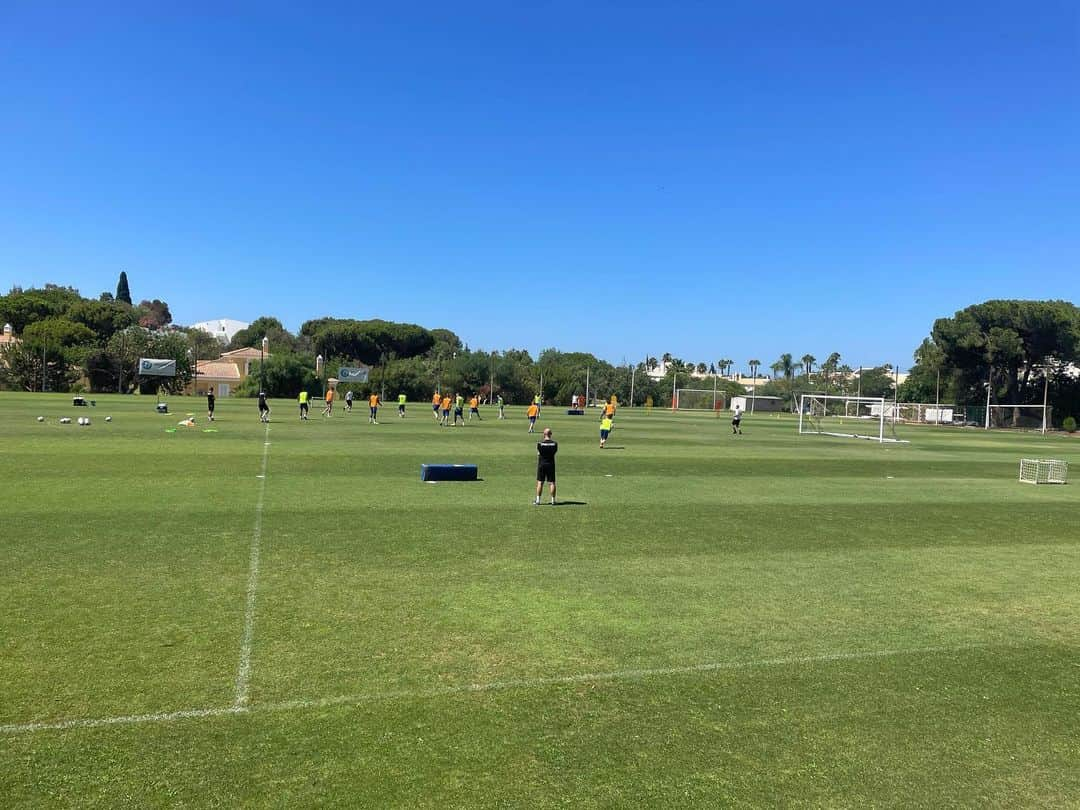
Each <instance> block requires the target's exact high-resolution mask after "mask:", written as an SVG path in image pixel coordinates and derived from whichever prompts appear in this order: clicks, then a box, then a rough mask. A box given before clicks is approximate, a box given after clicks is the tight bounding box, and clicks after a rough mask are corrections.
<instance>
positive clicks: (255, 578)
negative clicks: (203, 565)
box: [232, 425, 270, 710]
mask: <svg viewBox="0 0 1080 810" xmlns="http://www.w3.org/2000/svg"><path fill="white" fill-rule="evenodd" d="M263 436H264V441H263V455H262V470H261V471H260V473H259V476H258V479H259V495H258V498H257V500H256V501H255V527H254V528H253V529H252V531H251V554H250V558H249V561H248V583H247V595H246V598H245V601H244V635H243V638H242V639H241V641H240V665H239V667H238V668H237V671H236V697H235V698H234V699H233V705H232V708H233V709H234V710H235V709H242V708H244V707H245V706H246V705H247V702H248V686H249V685H250V684H251V642H252V639H253V638H254V635H255V594H256V592H257V591H258V588H259V547H260V546H261V545H262V515H263V497H264V496H265V495H266V463H267V459H268V458H269V456H270V442H269V438H270V425H267V426H266V432H265V433H264V434H263Z"/></svg>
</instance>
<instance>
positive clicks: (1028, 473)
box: [1020, 458, 1069, 484]
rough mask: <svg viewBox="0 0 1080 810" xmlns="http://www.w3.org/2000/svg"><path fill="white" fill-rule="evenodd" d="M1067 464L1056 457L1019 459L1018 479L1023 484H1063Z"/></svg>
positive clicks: (1066, 476) (1067, 471) (1066, 478)
mask: <svg viewBox="0 0 1080 810" xmlns="http://www.w3.org/2000/svg"><path fill="white" fill-rule="evenodd" d="M1068 478H1069V464H1068V462H1066V461H1062V460H1060V459H1056V458H1022V459H1020V480H1021V481H1022V482H1023V483H1025V484H1064V483H1065V482H1066V481H1067V480H1068Z"/></svg>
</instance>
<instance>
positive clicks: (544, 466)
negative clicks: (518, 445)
mask: <svg viewBox="0 0 1080 810" xmlns="http://www.w3.org/2000/svg"><path fill="white" fill-rule="evenodd" d="M536 480H537V481H550V482H551V483H553V484H554V483H555V465H554V464H550V463H544V462H543V461H541V462H540V463H539V464H537V465H536Z"/></svg>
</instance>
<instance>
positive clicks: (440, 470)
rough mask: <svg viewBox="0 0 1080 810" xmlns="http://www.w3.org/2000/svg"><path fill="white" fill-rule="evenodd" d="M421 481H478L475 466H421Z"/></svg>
mask: <svg viewBox="0 0 1080 810" xmlns="http://www.w3.org/2000/svg"><path fill="white" fill-rule="evenodd" d="M420 480H421V481H476V480H477V469H476V465H475V464H421V465H420Z"/></svg>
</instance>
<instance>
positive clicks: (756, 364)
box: [746, 360, 761, 382]
mask: <svg viewBox="0 0 1080 810" xmlns="http://www.w3.org/2000/svg"><path fill="white" fill-rule="evenodd" d="M746 365H748V366H750V376H751V377H753V378H754V380H755V382H756V381H757V370H758V369H759V368H760V367H761V361H760V360H748V361H747V363H746Z"/></svg>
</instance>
